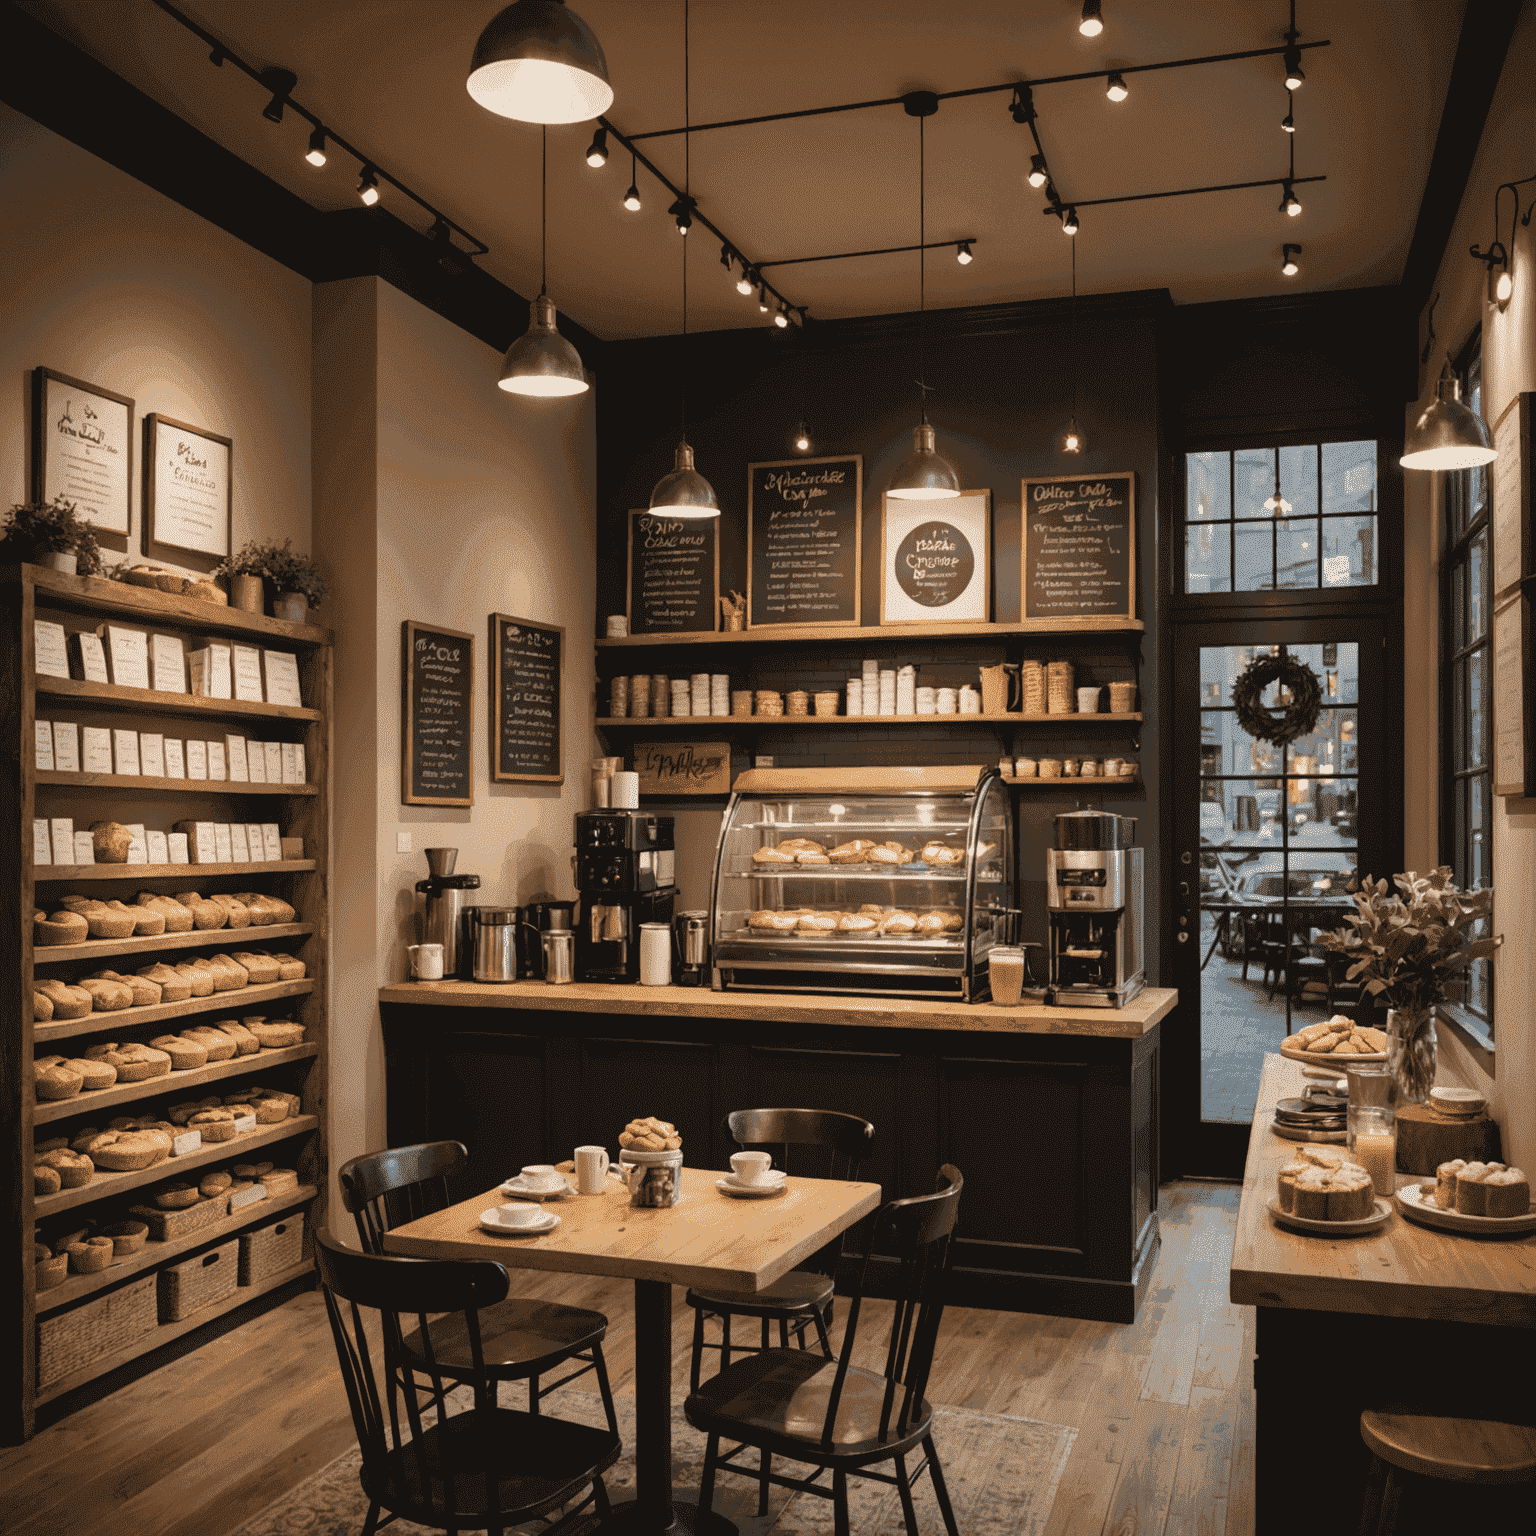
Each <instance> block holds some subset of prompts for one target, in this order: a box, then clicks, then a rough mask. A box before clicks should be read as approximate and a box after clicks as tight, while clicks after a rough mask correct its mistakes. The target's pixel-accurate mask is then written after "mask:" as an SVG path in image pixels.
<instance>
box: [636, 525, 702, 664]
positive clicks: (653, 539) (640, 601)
mask: <svg viewBox="0 0 1536 1536" xmlns="http://www.w3.org/2000/svg"><path fill="white" fill-rule="evenodd" d="M627 612H628V614H629V632H630V634H632V635H662V634H676V633H679V632H681V631H688V632H692V633H697V632H699V631H700V630H703V631H711V632H712V631H713V630H715V629H717V628H718V627H719V625H718V622H717V620H718V615H719V612H720V519H719V518H717V517H668V516H666V514H665V513H661V512H651V511H648V510H647V509H645V508H643V507H641V508H634V509H631V511H630V514H629V603H628V608H627Z"/></svg>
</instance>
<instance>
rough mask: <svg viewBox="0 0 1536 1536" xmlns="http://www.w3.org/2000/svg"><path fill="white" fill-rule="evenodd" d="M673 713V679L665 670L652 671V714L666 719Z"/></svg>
mask: <svg viewBox="0 0 1536 1536" xmlns="http://www.w3.org/2000/svg"><path fill="white" fill-rule="evenodd" d="M671 713H672V679H671V678H670V677H668V676H667V675H666V673H665V672H653V673H651V714H652V715H653V716H654V717H655V718H656V719H657V720H665V719H666V718H667V717H668V716H669V715H670V714H671Z"/></svg>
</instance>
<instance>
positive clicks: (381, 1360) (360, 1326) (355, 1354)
mask: <svg viewBox="0 0 1536 1536" xmlns="http://www.w3.org/2000/svg"><path fill="white" fill-rule="evenodd" d="M315 1269H316V1271H317V1272H318V1273H319V1276H320V1284H321V1287H322V1289H323V1290H324V1293H325V1310H326V1315H327V1316H328V1317H329V1319H330V1323H331V1335H332V1337H333V1338H334V1339H335V1341H336V1357H337V1361H338V1363H339V1364H340V1366H341V1377H342V1381H343V1383H344V1384H345V1386H346V1389H347V1402H348V1404H349V1405H350V1407H351V1409H352V1424H353V1427H354V1428H355V1429H356V1431H357V1444H358V1449H359V1450H360V1451H361V1452H362V1457H363V1486H364V1487H365V1488H375V1489H376V1488H380V1487H383V1486H384V1481H385V1478H386V1477H387V1476H388V1473H389V1467H388V1465H387V1461H386V1459H387V1457H388V1456H389V1455H390V1453H391V1451H392V1450H393V1451H394V1452H395V1453H397V1454H399V1453H403V1454H405V1455H406V1456H407V1457H409V1458H410V1459H411V1461H412V1463H413V1465H414V1469H415V1477H414V1479H412V1486H413V1489H414V1490H415V1491H416V1494H417V1495H418V1496H419V1497H420V1498H421V1501H422V1503H423V1504H424V1505H426V1506H428V1507H429V1508H431V1509H433V1510H441V1511H443V1512H444V1513H445V1514H446V1515H447V1516H448V1518H447V1520H446V1522H445V1523H446V1524H447V1526H448V1527H449V1528H450V1529H452V1528H454V1527H455V1526H456V1525H457V1524H458V1523H459V1522H458V1521H457V1520H455V1519H454V1518H453V1517H454V1515H455V1514H456V1513H457V1511H456V1509H455V1489H456V1487H457V1486H458V1482H457V1480H458V1478H459V1477H460V1476H461V1473H462V1471H463V1470H465V1469H460V1468H458V1467H457V1466H456V1464H455V1462H454V1460H453V1449H452V1437H442V1436H439V1437H437V1451H436V1453H435V1454H434V1455H432V1456H428V1455H426V1454H425V1453H424V1449H423V1446H422V1429H423V1421H422V1416H421V1410H422V1406H423V1404H422V1400H421V1396H420V1395H419V1393H420V1391H421V1389H420V1388H419V1387H418V1385H417V1375H418V1373H419V1374H423V1375H426V1376H427V1377H429V1378H430V1379H431V1382H432V1389H431V1392H430V1394H429V1395H428V1396H429V1399H430V1401H432V1402H433V1403H435V1406H436V1409H437V1416H438V1419H439V1421H441V1420H443V1419H444V1418H445V1417H446V1416H447V1403H446V1391H445V1384H444V1379H443V1377H442V1376H441V1375H440V1374H439V1372H438V1371H437V1370H436V1360H435V1357H434V1355H433V1351H432V1336H431V1333H430V1331H429V1330H428V1328H427V1318H428V1316H429V1314H430V1315H432V1316H437V1315H439V1314H443V1313H453V1312H459V1313H462V1314H463V1317H464V1324H465V1331H466V1334H467V1336H468V1339H469V1347H470V1356H471V1360H472V1362H473V1366H474V1375H473V1377H472V1378H471V1379H470V1385H471V1386H472V1387H473V1390H474V1397H475V1407H476V1409H490V1408H494V1407H495V1404H496V1388H495V1384H494V1382H492V1381H490V1380H489V1379H488V1378H487V1376H486V1374H485V1357H484V1354H483V1353H482V1347H481V1339H480V1321H479V1317H478V1311H479V1309H480V1308H482V1307H489V1306H494V1305H495V1304H496V1303H497V1302H499V1301H502V1300H504V1299H505V1297H506V1294H507V1272H506V1270H505V1269H503V1268H502V1267H501V1265H500V1264H495V1263H492V1262H490V1261H489V1260H484V1261H476V1262H465V1261H462V1260H438V1259H402V1258H394V1257H388V1256H381V1255H376V1254H369V1253H357V1252H355V1251H354V1250H352V1249H350V1248H345V1247H343V1246H342V1245H341V1244H340V1243H338V1242H337V1241H336V1239H335V1238H334V1237H333V1236H332V1235H331V1233H330V1232H329V1231H328V1230H326V1229H321V1230H320V1231H318V1232H316V1233H315ZM365 1312H377V1313H379V1314H380V1317H381V1325H382V1337H383V1339H384V1341H385V1343H384V1346H383V1348H382V1349H381V1350H379V1351H378V1352H377V1353H378V1358H377V1360H376V1359H375V1345H374V1342H373V1339H375V1338H377V1337H378V1336H379V1333H380V1330H370V1329H369V1328H368V1327H367V1326H366V1325H365V1322H364V1313H365ZM400 1314H405V1315H407V1316H409V1315H412V1314H414V1315H415V1317H416V1326H417V1327H418V1329H419V1330H420V1339H421V1349H422V1355H423V1360H424V1363H423V1362H415V1363H413V1369H412V1370H409V1371H398V1370H395V1369H393V1368H392V1360H391V1355H392V1349H391V1346H390V1342H389V1341H390V1340H392V1339H395V1338H397V1337H398V1335H397V1332H396V1322H397V1318H398V1316H399V1315H400ZM381 1378H382V1380H383V1382H384V1385H385V1388H386V1398H385V1399H383V1400H381V1397H380V1390H379V1384H380V1380H381ZM463 1380H464V1375H463V1372H462V1369H459V1370H457V1371H456V1372H455V1380H454V1381H453V1382H450V1383H448V1386H449V1387H450V1388H451V1387H452V1386H454V1385H457V1384H458V1383H459V1382H461V1381H463ZM397 1397H399V1398H403V1399H404V1404H405V1411H406V1421H407V1423H408V1424H409V1426H410V1436H409V1439H404V1438H402V1436H401V1433H400V1419H399V1411H398V1404H397ZM386 1411H387V1414H388V1420H387V1432H386ZM496 1496H497V1488H496V1484H495V1481H494V1479H493V1478H492V1477H491V1476H489V1475H487V1477H486V1497H487V1499H489V1500H490V1501H491V1502H490V1503H489V1504H488V1505H487V1508H492V1509H494V1508H495V1507H496V1506H495V1499H496ZM413 1518H420V1511H416V1512H413Z"/></svg>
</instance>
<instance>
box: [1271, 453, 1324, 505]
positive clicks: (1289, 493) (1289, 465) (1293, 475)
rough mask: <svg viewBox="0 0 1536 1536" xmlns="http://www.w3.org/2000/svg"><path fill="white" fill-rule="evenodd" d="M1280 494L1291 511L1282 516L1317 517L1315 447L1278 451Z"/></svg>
mask: <svg viewBox="0 0 1536 1536" xmlns="http://www.w3.org/2000/svg"><path fill="white" fill-rule="evenodd" d="M1280 494H1281V495H1282V496H1283V497H1285V499H1286V500H1287V501H1288V502H1290V504H1291V510H1290V512H1289V513H1285V512H1284V510H1283V509H1282V511H1281V514H1280V515H1282V516H1290V517H1308V518H1311V517H1316V516H1317V447H1316V445H1315V444H1312V443H1309V444H1307V446H1306V447H1304V448H1282V449H1281V450H1280Z"/></svg>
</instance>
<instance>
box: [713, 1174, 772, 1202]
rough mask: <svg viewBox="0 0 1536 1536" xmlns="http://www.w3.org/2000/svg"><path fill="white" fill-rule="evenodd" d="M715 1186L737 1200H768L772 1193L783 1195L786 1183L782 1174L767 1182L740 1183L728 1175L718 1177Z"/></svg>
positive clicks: (723, 1193)
mask: <svg viewBox="0 0 1536 1536" xmlns="http://www.w3.org/2000/svg"><path fill="white" fill-rule="evenodd" d="M715 1188H716V1189H718V1190H719V1191H720V1193H721V1194H722V1195H731V1196H733V1197H734V1198H736V1199H737V1200H766V1199H767V1198H768V1197H769V1196H770V1195H782V1194H783V1193H784V1190H785V1188H786V1184H785V1181H784V1176H783V1175H782V1174H780V1175H779V1177H778V1178H777V1179H774V1180H773V1181H772V1182H771V1183H767V1184H738V1183H737V1182H736V1180H735V1179H733V1178H730V1177H726V1178H723V1179H716V1180H715Z"/></svg>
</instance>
